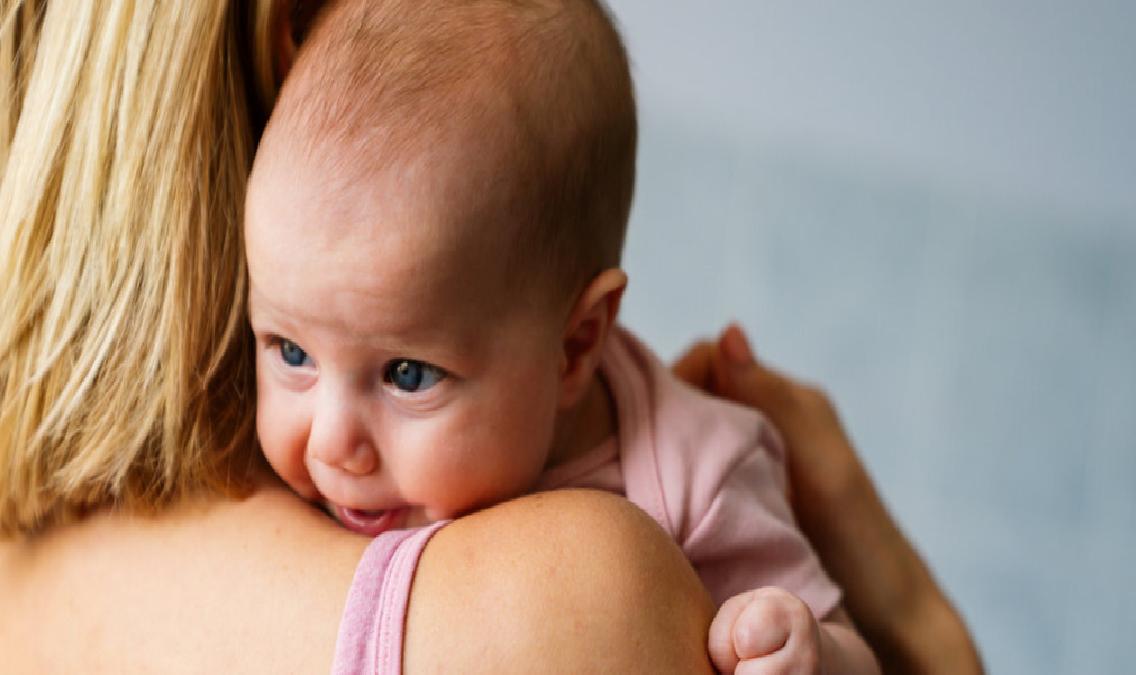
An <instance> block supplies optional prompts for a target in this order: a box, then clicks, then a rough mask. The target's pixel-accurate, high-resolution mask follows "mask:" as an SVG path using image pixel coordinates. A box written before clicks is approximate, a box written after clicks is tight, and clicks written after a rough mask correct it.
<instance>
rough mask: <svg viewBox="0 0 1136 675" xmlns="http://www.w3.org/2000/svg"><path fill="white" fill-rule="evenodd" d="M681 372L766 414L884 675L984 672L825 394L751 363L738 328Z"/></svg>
mask: <svg viewBox="0 0 1136 675" xmlns="http://www.w3.org/2000/svg"><path fill="white" fill-rule="evenodd" d="M675 372H676V374H678V375H679V376H680V377H682V378H683V379H685V380H686V381H688V382H690V383H691V384H694V385H695V386H698V387H700V388H702V389H705V390H707V391H709V392H710V393H713V394H717V395H719V396H724V397H726V398H729V399H732V400H734V401H737V402H739V403H742V404H744V405H749V406H753V407H756V408H760V409H761V410H762V411H763V412H764V413H765V414H766V415H767V416H768V417H769V418H770V419H771V420H772V421H773V423H774V424H775V425H776V426H777V428H778V429H779V430H780V431H781V434H782V436H783V437H784V439H785V443H786V445H787V447H788V457H789V482H790V488H791V494H790V498H791V501H792V504H793V511H794V513H795V515H796V516H797V519H798V521H799V522H800V525H801V529H802V530H803V531H804V532H805V534H806V535H807V536H808V538H809V540H810V541H811V542H812V544H813V546H814V548H816V550H817V553H818V554H819V555H820V558H821V560H822V562H823V563H824V565H825V568H826V569H827V570H828V571H829V574H830V575H831V576H832V577H833V579H834V580H835V581H836V582H837V583H838V584H840V586H841V587H842V588H843V590H844V606H845V608H846V610H847V611H848V614H849V615H851V617H852V619H853V621H854V622H855V624H856V625H857V627H858V628H859V629H860V631H861V633H862V634H863V635H864V637H865V639H866V640H867V641H868V643H869V645H871V647H872V650H873V651H874V652H875V654H876V657H877V658H878V659H879V661H880V664H881V666H882V667H883V671H884V672H896V673H908V672H910V673H952V674H954V673H958V674H964V675H966V674H972V673H975V674H977V673H982V672H983V668H982V661H981V659H980V658H979V655H978V650H977V649H976V647H975V645H974V640H973V638H972V637H971V635H970V633H969V631H968V630H967V628H966V625H965V623H964V622H963V620H962V617H961V616H960V615H959V613H958V612H957V611H956V610H955V608H954V607H953V606H952V605H951V602H950V600H949V599H948V598H947V596H946V594H945V593H944V592H943V589H942V588H941V587H940V586H939V585H938V583H937V582H936V581H935V579H934V577H933V576H932V575H931V572H930V570H929V569H928V568H927V565H926V564H925V563H924V562H923V560H922V558H920V557H919V553H918V552H917V551H916V550H915V548H914V547H913V546H912V545H911V542H909V541H908V540H907V538H906V537H904V536H903V533H902V532H901V531H900V530H899V527H898V526H897V525H896V523H895V521H894V520H893V519H892V517H891V515H890V514H889V513H888V512H887V509H886V508H885V507H884V504H883V502H882V500H881V499H880V497H879V494H878V493H877V492H876V489H875V486H874V485H873V483H872V480H871V477H870V476H869V475H868V472H867V470H866V469H865V468H864V466H863V464H861V463H860V460H859V458H858V457H857V455H856V450H855V448H854V447H853V446H852V442H851V441H850V440H849V438H848V435H847V434H846V433H845V431H844V428H843V426H842V425H841V423H840V419H839V416H838V415H837V412H836V408H835V406H834V405H833V404H832V402H831V401H830V400H829V398H828V397H827V396H826V395H825V394H824V392H823V391H821V390H820V389H818V388H816V387H813V386H810V385H807V384H803V383H801V382H799V381H797V380H795V379H793V378H791V377H788V376H786V375H784V374H782V373H780V372H778V371H776V370H773V369H771V368H769V367H768V366H767V365H765V364H763V363H762V362H761V361H759V360H758V359H756V358H754V356H753V353H752V350H751V349H750V346H749V344H748V342H747V340H746V338H745V335H744V334H743V333H742V332H741V330H740V329H738V328H737V327H736V326H731V327H729V328H727V329H726V331H725V332H723V334H722V335H721V336H720V337H719V339H718V340H717V341H715V342H702V343H698V344H696V345H694V346H693V347H692V348H691V349H690V350H689V351H688V352H687V353H686V355H685V356H683V357H682V358H681V359H679V361H678V363H676V364H675Z"/></svg>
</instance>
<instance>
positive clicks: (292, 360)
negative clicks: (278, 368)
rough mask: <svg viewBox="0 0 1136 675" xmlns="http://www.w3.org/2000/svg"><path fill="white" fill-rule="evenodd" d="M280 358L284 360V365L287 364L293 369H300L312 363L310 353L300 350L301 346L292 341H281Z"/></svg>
mask: <svg viewBox="0 0 1136 675" xmlns="http://www.w3.org/2000/svg"><path fill="white" fill-rule="evenodd" d="M280 358H281V359H283V360H284V363H287V364H288V365H289V366H292V367H293V368H299V367H300V366H303V365H305V364H310V363H311V359H309V358H308V353H307V352H305V351H304V350H303V349H300V345H298V344H296V343H295V342H292V341H291V340H280Z"/></svg>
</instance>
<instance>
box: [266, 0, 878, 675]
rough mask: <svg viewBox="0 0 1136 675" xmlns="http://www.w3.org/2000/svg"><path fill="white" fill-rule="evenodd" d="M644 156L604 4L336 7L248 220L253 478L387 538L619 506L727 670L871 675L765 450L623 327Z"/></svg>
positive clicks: (747, 427)
mask: <svg viewBox="0 0 1136 675" xmlns="http://www.w3.org/2000/svg"><path fill="white" fill-rule="evenodd" d="M635 143H636V118H635V105H634V101H633V97H632V88H631V78H630V74H629V69H628V64H627V58H626V55H625V53H624V50H623V46H622V44H621V42H620V39H619V36H618V34H617V32H616V30H615V28H614V27H613V26H612V24H611V22H610V20H609V18H608V16H607V14H606V12H605V11H604V9H603V8H602V7H599V6H597V5H596V4H595V3H594V2H593V1H591V0H529V1H523V0H515V1H509V0H469V1H466V2H457V1H446V0H416V1H405V2H395V1H393V0H388V1H378V2H367V1H366V0H343V1H342V2H339V3H333V4H332V5H331V6H330V7H328V8H326V9H325V10H324V12H323V15H322V16H320V17H319V18H318V19H317V21H316V24H315V25H314V27H313V28H312V30H311V31H310V33H309V35H308V37H307V39H306V41H305V43H304V46H303V49H302V50H301V53H300V55H299V57H298V59H297V61H296V63H295V66H294V67H293V70H292V73H291V75H290V77H289V79H288V80H287V83H286V85H285V87H284V89H283V91H282V92H281V94H280V97H279V101H278V103H277V105H276V108H275V110H274V112H273V117H272V119H271V120H270V122H269V125H268V128H267V129H266V131H265V134H264V137H263V140H262V142H261V146H260V149H259V151H258V154H257V158H256V163H255V167H254V170H253V173H252V177H251V179H250V185H249V192H248V198H247V210H246V225H245V237H246V245H247V251H248V264H249V275H250V281H251V285H250V293H249V298H250V314H251V323H252V328H253V332H254V334H255V336H256V352H257V357H256V363H257V391H258V401H257V406H258V408H257V411H258V412H257V429H258V433H259V437H260V442H261V445H262V447H263V449H264V453H265V455H266V457H267V458H268V460H269V462H270V463H271V465H272V467H273V468H274V469H275V470H276V471H277V472H278V473H279V475H280V476H281V477H282V478H283V479H284V480H285V481H286V482H287V483H288V484H289V485H290V486H291V487H292V488H293V489H294V490H295V491H296V492H297V493H299V494H300V495H301V496H303V497H304V498H306V499H309V500H312V501H314V502H318V503H320V504H322V505H324V506H325V507H326V508H328V510H329V511H330V512H332V513H333V514H334V516H335V517H336V518H337V519H338V520H339V521H341V522H342V523H343V524H344V525H346V526H347V527H349V528H351V529H353V530H356V531H359V532H362V533H367V534H372V535H373V534H378V533H380V532H383V531H385V530H388V529H391V528H400V527H406V526H412V525H420V524H425V523H429V522H432V521H437V520H441V519H448V518H454V517H457V516H460V515H462V514H465V513H469V512H470V511H473V510H475V509H478V508H482V507H485V506H489V505H492V504H495V503H499V502H501V501H503V500H507V499H510V498H512V497H516V496H518V495H521V494H525V493H528V492H532V491H536V490H547V489H555V488H561V487H579V486H583V487H591V488H598V489H602V490H609V491H612V492H616V493H618V494H621V495H625V496H626V497H627V498H628V499H630V500H632V501H633V502H635V503H637V504H638V505H639V506H640V507H641V508H643V509H644V510H645V511H646V512H647V513H648V514H650V515H651V516H652V517H654V518H655V520H656V521H658V522H659V524H660V525H661V526H662V527H663V528H664V529H665V530H667V531H668V532H669V533H670V534H671V535H672V536H673V537H674V538H675V539H676V541H677V542H678V543H679V545H680V546H681V547H682V549H683V551H684V552H685V553H686V555H687V557H688V558H689V559H690V561H691V563H692V564H693V565H694V567H695V568H696V570H697V571H698V573H699V575H700V576H701V578H702V580H703V582H704V583H705V584H706V586H707V588H708V589H709V590H710V592H711V595H712V596H713V597H714V600H715V601H716V602H717V603H719V605H720V610H719V613H718V615H717V617H716V618H715V620H714V623H713V625H712V627H711V632H710V652H711V656H712V657H713V660H714V662H715V664H716V665H717V666H718V667H719V668H720V669H722V670H724V671H729V672H732V671H733V670H734V669H735V667H738V666H739V663H741V664H747V663H750V662H752V664H751V665H749V666H747V667H749V668H753V667H758V668H761V667H770V668H774V669H776V668H780V667H784V666H788V665H790V664H793V665H792V667H793V668H804V669H805V670H807V671H808V672H813V671H815V670H817V669H818V668H819V669H820V670H823V671H824V672H861V671H868V672H871V671H872V670H874V669H875V664H874V660H873V658H872V657H871V655H870V653H869V652H868V651H867V648H866V647H865V646H864V644H863V642H862V640H861V639H860V638H859V636H858V635H857V634H856V633H855V631H854V629H853V628H852V627H851V625H850V624H849V622H848V621H847V619H846V618H845V615H844V613H843V611H842V610H841V609H840V607H839V591H838V589H837V588H836V587H835V586H834V585H833V584H832V583H831V582H830V581H829V579H828V578H827V576H826V575H825V573H824V571H823V570H822V568H821V566H820V564H819V563H818V561H817V559H816V557H815V555H814V554H813V552H812V551H811V549H810V548H809V546H808V544H807V542H806V540H805V539H804V538H803V536H802V535H801V534H800V533H799V532H798V531H797V529H796V527H795V524H794V521H793V517H792V513H791V510H790V508H789V506H788V503H787V501H786V497H785V468H784V465H783V461H784V457H783V456H782V450H781V446H780V445H779V442H778V439H777V437H776V434H775V433H774V432H773V430H772V429H771V428H770V427H769V425H768V424H767V423H766V422H765V421H763V419H762V418H761V417H760V415H758V414H756V413H754V412H752V411H749V410H745V409H742V408H740V407H737V406H733V405H730V404H728V403H724V402H722V401H718V400H714V399H711V398H708V397H706V396H703V395H701V394H699V393H697V392H695V391H693V390H691V389H689V388H686V387H685V386H683V385H681V384H680V383H678V382H677V381H676V380H675V379H674V378H673V377H672V376H671V375H670V374H669V372H668V371H667V370H666V368H665V367H663V366H662V365H661V364H660V363H659V361H658V360H657V359H656V358H655V357H654V356H652V355H651V354H650V352H648V351H647V349H646V348H644V347H643V346H642V345H641V344H639V342H637V341H636V340H635V339H634V338H633V337H632V336H631V335H630V334H628V333H627V332H626V331H625V330H623V329H621V328H619V327H618V326H616V325H615V318H616V314H617V312H618V309H619V303H620V298H621V295H622V293H623V290H624V287H625V286H626V283H627V277H626V275H625V274H624V273H623V272H622V271H621V270H620V269H619V267H618V266H619V260H620V254H621V249H622V246H623V238H624V231H625V229H626V223H627V217H628V211H629V208H630V202H631V194H632V188H633V183H634V172H635ZM814 617H817V618H814ZM762 664H764V666H763V665H762ZM754 672H756V671H754ZM763 672H764V671H763ZM779 672H780V671H779ZM793 672H798V670H793ZM800 672H804V671H800Z"/></svg>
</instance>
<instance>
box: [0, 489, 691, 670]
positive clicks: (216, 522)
mask: <svg viewBox="0 0 1136 675" xmlns="http://www.w3.org/2000/svg"><path fill="white" fill-rule="evenodd" d="M367 543H368V540H367V539H365V538H362V537H358V536H356V535H353V534H351V533H349V532H347V531H345V530H343V529H341V528H339V527H338V526H336V525H335V524H334V523H332V522H331V521H329V520H328V519H327V518H325V517H323V516H322V514H320V513H318V512H317V511H315V510H314V509H312V508H311V507H309V506H307V505H305V504H304V503H302V502H301V501H300V500H298V499H297V498H296V497H295V496H293V495H291V494H290V493H289V492H287V491H286V490H284V489H283V488H279V487H273V486H268V487H264V488H261V489H259V490H257V491H256V492H255V493H254V494H253V495H252V496H250V497H249V498H247V499H244V500H240V501H216V502H209V503H203V504H197V505H186V506H184V507H181V508H178V509H175V510H174V511H172V512H168V513H166V514H163V515H162V516H161V517H158V518H138V517H130V516H126V515H122V514H100V515H97V516H95V517H93V518H91V519H89V520H88V521H86V522H84V523H81V524H78V525H74V526H68V527H65V528H60V529H58V530H57V531H54V532H52V533H51V534H50V535H49V536H45V537H42V538H40V539H37V540H35V541H28V542H4V543H0V597H3V598H4V599H5V602H3V603H0V653H4V654H5V661H6V664H7V665H8V666H11V667H13V668H14V669H15V670H16V671H19V672H23V671H27V672H76V671H79V672H100V671H108V672H134V671H148V672H152V671H159V672H181V671H193V672H200V671H241V672H280V671H285V672H309V671H312V672H325V671H326V670H327V669H328V667H329V665H330V663H331V659H332V654H333V651H334V645H335V637H336V634H337V631H338V626H339V621H340V616H341V614H342V610H343V605H344V601H345V599H346V592H347V589H348V587H349V585H350V583H351V579H352V578H353V575H354V570H355V566H356V564H357V563H358V560H359V558H360V556H361V555H362V552H363V549H364V548H365V547H366V545H367ZM712 614H713V607H712V606H711V605H710V601H709V599H708V598H707V597H706V594H705V591H703V590H702V588H701V586H700V585H699V583H698V580H697V577H695V575H694V573H693V571H692V570H691V569H690V567H689V565H688V564H687V563H686V561H685V560H684V559H683V558H682V555H681V552H679V551H678V549H677V547H676V546H675V545H674V544H673V542H671V541H670V539H669V538H667V537H666V535H665V534H664V533H663V532H662V531H661V530H659V529H658V527H657V526H655V524H654V522H653V521H651V520H650V519H649V518H648V517H647V516H646V515H644V514H643V513H642V512H640V511H639V510H638V509H636V508H635V507H634V506H632V505H631V504H630V503H628V502H626V501H624V500H622V499H619V498H616V497H612V496H610V495H606V494H603V493H596V492H588V491H560V492H553V493H545V494H539V495H531V496H528V497H524V498H521V499H518V500H515V501H513V502H509V503H506V504H501V505H498V506H496V507H493V508H491V509H487V510H485V511H482V512H480V513H477V514H473V515H471V516H467V517H465V518H462V519H460V520H458V521H455V522H454V523H451V524H450V525H449V526H447V527H445V528H443V529H442V530H440V531H439V532H438V533H437V534H436V535H435V537H434V539H433V540H432V541H431V542H430V544H429V545H428V546H427V548H426V550H425V551H424V553H423V556H422V559H421V563H420V567H419V570H418V572H417V574H416V577H415V580H414V585H413V589H412V594H411V602H410V611H409V615H408V619H407V634H406V643H405V656H406V666H407V671H408V672H414V671H417V670H430V671H434V670H457V671H461V672H478V671H493V672H501V671H511V670H549V669H551V670H561V671H569V672H575V671H579V670H597V669H599V670H604V671H616V672H627V671H644V670H645V671H650V672H668V671H670V672H679V671H681V672H700V671H706V672H708V668H709V665H708V661H707V659H706V655H705V648H704V645H705V635H706V628H707V626H708V625H709V622H710V618H711V616H712Z"/></svg>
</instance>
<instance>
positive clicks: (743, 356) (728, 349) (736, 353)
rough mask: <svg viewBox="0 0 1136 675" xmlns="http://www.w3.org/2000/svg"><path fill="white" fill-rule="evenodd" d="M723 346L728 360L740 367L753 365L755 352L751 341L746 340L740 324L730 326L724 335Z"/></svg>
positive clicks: (723, 351)
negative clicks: (751, 347) (750, 344)
mask: <svg viewBox="0 0 1136 675" xmlns="http://www.w3.org/2000/svg"><path fill="white" fill-rule="evenodd" d="M721 346H722V353H723V354H724V355H725V357H726V360H728V361H731V362H732V363H735V364H737V365H739V366H748V365H751V364H752V363H753V350H752V349H750V347H749V341H748V340H746V336H745V333H743V332H742V329H741V328H739V327H738V324H736V323H732V324H730V325H729V326H728V327H727V328H726V331H725V332H724V333H722V340H721Z"/></svg>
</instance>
